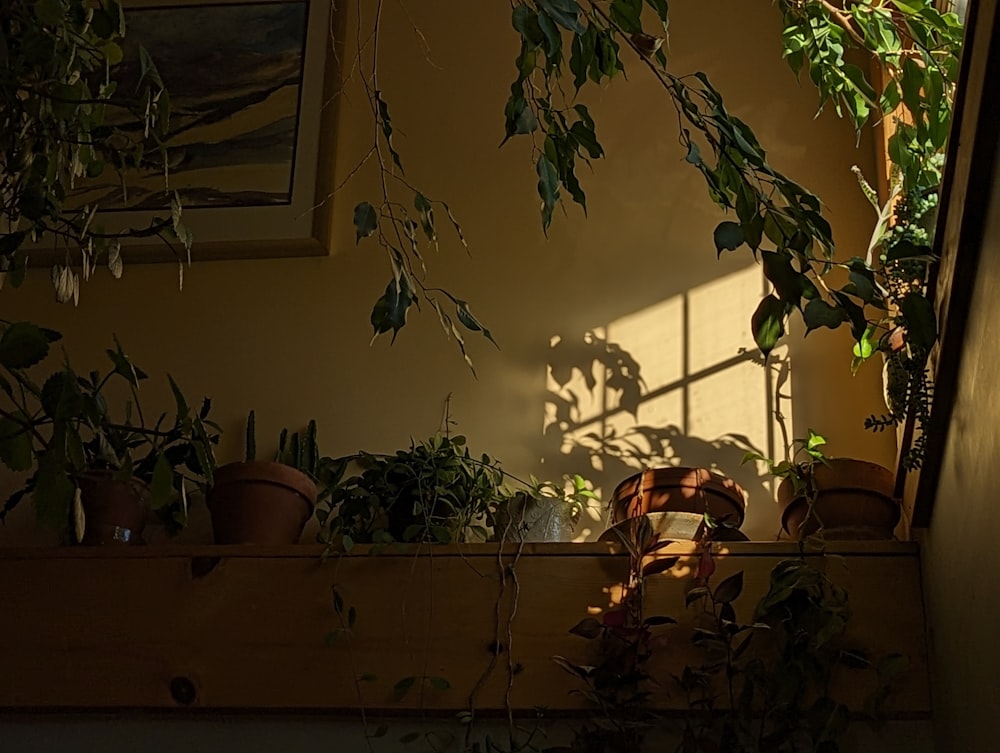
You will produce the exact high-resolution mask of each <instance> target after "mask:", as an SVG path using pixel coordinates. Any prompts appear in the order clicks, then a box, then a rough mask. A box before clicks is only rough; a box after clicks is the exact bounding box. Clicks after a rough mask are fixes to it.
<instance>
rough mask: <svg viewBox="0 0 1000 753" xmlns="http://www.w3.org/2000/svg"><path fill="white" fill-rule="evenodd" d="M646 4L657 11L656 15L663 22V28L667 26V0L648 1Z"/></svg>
mask: <svg viewBox="0 0 1000 753" xmlns="http://www.w3.org/2000/svg"><path fill="white" fill-rule="evenodd" d="M646 4H647V5H648V6H649V7H650V8H652V9H653V10H655V11H656V15H657V16H658V17H659V19H660V21H662V22H663V27H664V28H666V26H667V0H646Z"/></svg>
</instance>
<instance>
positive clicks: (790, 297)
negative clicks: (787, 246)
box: [761, 251, 804, 306]
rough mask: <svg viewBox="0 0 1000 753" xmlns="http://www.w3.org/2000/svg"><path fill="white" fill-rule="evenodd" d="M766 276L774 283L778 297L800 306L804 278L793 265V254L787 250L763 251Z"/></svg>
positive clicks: (762, 258) (762, 257)
mask: <svg viewBox="0 0 1000 753" xmlns="http://www.w3.org/2000/svg"><path fill="white" fill-rule="evenodd" d="M761 261H762V262H763V265H764V276H765V277H766V278H767V279H768V280H769V281H770V282H771V284H772V285H774V289H775V291H776V292H777V293H778V297H779V298H780V299H781V300H783V301H784V302H785V303H790V304H792V305H793V306H798V305H799V303H800V302H801V300H802V278H803V277H804V275H802V274H801V273H799V272H797V271H796V270H795V268H794V267H793V266H792V255H791V254H790V253H788V252H787V251H782V252H774V251H762V252H761Z"/></svg>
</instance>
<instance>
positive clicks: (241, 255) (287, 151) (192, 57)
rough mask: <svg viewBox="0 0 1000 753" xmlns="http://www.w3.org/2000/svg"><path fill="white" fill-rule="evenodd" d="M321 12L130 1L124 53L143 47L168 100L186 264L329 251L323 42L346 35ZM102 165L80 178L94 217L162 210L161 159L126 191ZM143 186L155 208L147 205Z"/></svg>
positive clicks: (294, 6)
mask: <svg viewBox="0 0 1000 753" xmlns="http://www.w3.org/2000/svg"><path fill="white" fill-rule="evenodd" d="M331 9H332V3H331V0H131V2H130V3H129V4H128V5H127V7H126V9H125V19H126V29H127V31H126V38H125V42H126V46H125V50H126V59H127V58H128V55H129V50H128V45H129V44H133V45H135V46H136V48H137V46H138V45H139V44H142V46H143V47H144V48H146V49H147V50H148V52H149V54H150V56H151V57H152V59H153V61H154V63H155V64H156V66H157V69H158V70H159V73H160V75H161V77H162V79H163V81H164V84H165V86H166V88H167V91H168V94H169V96H170V105H171V120H170V137H169V138H168V140H167V155H168V159H169V163H168V164H169V167H170V170H169V189H170V190H171V191H175V190H176V191H177V192H178V193H179V195H180V198H181V204H182V207H183V221H184V224H185V225H186V226H187V227H188V229H189V230H190V231H191V234H192V236H193V243H192V247H191V259H192V260H195V261H202V260H211V259H260V258H275V257H299V256H320V255H327V254H329V253H330V206H329V204H330V201H329V198H330V194H331V192H332V190H333V189H332V180H333V169H334V165H333V160H334V153H335V149H334V137H335V130H336V114H337V108H336V96H335V95H336V82H337V80H338V78H339V77H338V71H337V65H336V62H337V59H336V55H335V54H334V49H333V45H334V44H336V43H337V41H338V40H340V39H342V35H341V34H340V31H341V29H340V28H339V26H338V23H337V21H338V19H337V18H336V17H335V16H337V15H341V14H332V10H331ZM331 14H332V15H333V16H334V17H332V16H331ZM223 92H225V93H224V94H223ZM175 163H176V164H175ZM106 173H107V174H108V175H107V176H102V182H98V181H94V184H93V185H88V186H85V187H84V189H83V199H82V201H84V202H88V203H89V202H90V201H91V200H97V201H99V204H100V206H101V207H102V209H101V211H100V212H99V213H98V215H97V220H96V221H97V222H98V223H101V224H102V225H103V226H104V227H105V228H106V229H107V230H110V231H119V230H123V229H127V228H142V227H148V226H149V224H150V223H151V222H152V220H153V218H155V217H164V216H167V217H169V215H170V208H169V206H166V205H165V202H164V196H165V194H164V192H163V169H162V162H161V163H160V166H158V167H157V168H156V169H150V170H148V171H146V173H147V174H145V175H140V176H138V178H136V176H135V175H129V176H128V179H127V180H126V184H127V190H125V191H124V192H123V189H122V187H121V186H122V181H121V180H120V179H119V177H118V176H117V175H116V174H115V172H114V171H112V170H107V171H106ZM154 182H155V183H156V185H155V187H154ZM123 194H124V202H125V203H126V206H127V207H128V208H126V209H122V210H105V209H104V207H106V206H109V205H114V204H116V203H117V204H121V203H122V202H123ZM144 196H146V197H148V201H149V202H153V201H159V203H160V206H157V207H155V208H149V207H146V206H144V204H143V200H144ZM39 250H40V251H41V256H42V257H44V256H49V257H50V258H57V257H58V256H59V255H60V252H59V251H58V250H50V251H49V253H46V250H45V249H39ZM121 253H122V257H123V258H124V259H125V260H126V261H127V262H129V263H135V262H159V261H174V262H176V261H177V259H178V257H179V256H180V257H184V256H185V254H184V249H183V247H182V246H181V245H180V244H179V243H175V244H174V247H173V248H171V246H170V244H167V243H164V242H163V241H162V240H161V239H158V238H153V239H149V238H145V239H140V240H135V239H133V240H126V241H123V243H122V249H121Z"/></svg>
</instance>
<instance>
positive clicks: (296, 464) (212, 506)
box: [208, 411, 329, 545]
mask: <svg viewBox="0 0 1000 753" xmlns="http://www.w3.org/2000/svg"><path fill="white" fill-rule="evenodd" d="M328 462H329V461H328V459H321V458H320V456H319V447H318V444H317V441H316V422H315V421H310V422H309V424H308V426H307V428H306V430H305V432H304V433H302V434H300V433H299V432H294V433H293V434H291V435H290V436H289V433H288V430H287V429H283V430H282V431H281V435H280V437H279V440H278V450H277V452H276V453H275V456H274V459H273V460H271V461H266V460H257V439H256V417H255V415H254V412H253V411H250V413H249V415H247V422H246V457H245V459H244V460H243V461H242V462H236V463H228V464H226V465H224V466H222V467H221V468H219V469H218V471H216V473H215V483H214V484H213V486H212V488H211V490H210V491H209V493H208V507H209V510H210V511H211V513H212V530H213V532H214V537H215V543H217V544H264V545H282V544H295V543H297V542H298V540H299V538H300V537H301V536H302V529H303V528H304V527H305V525H306V522H307V521H308V520H309V518H311V517H312V513H313V508H314V507H315V506H316V503H317V501H318V499H319V498H321V497H320V493H319V488H318V486H317V484H318V483H319V482H320V479H321V477H323V475H324V473H325V472H326V468H327V464H328ZM323 487H324V492H323V496H325V495H326V494H328V493H329V492H328V491H327V490H326V486H325V485H323Z"/></svg>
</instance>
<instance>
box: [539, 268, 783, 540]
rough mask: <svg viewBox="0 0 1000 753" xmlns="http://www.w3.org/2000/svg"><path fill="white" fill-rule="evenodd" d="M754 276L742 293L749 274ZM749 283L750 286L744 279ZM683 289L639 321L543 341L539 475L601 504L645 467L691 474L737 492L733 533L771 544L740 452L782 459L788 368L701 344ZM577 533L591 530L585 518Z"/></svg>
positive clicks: (772, 514) (731, 341)
mask: <svg viewBox="0 0 1000 753" xmlns="http://www.w3.org/2000/svg"><path fill="white" fill-rule="evenodd" d="M750 274H752V275H753V289H754V290H756V289H757V287H756V286H757V285H758V284H759V283H757V282H756V280H758V279H759V278H757V277H756V273H755V272H754V271H751V273H750ZM748 279H749V278H748ZM693 303H694V302H693V301H692V295H691V294H690V293H685V294H683V295H681V296H677V297H676V298H673V299H671V300H669V301H664V302H662V303H660V304H656V305H654V306H652V307H649V308H648V309H646V310H644V311H643V312H640V313H639V314H634V315H630V316H628V317H623V318H621V319H619V320H616V321H614V322H610V323H608V324H607V325H605V326H602V327H599V328H594V329H589V330H585V331H568V332H560V333H557V334H555V335H553V336H552V337H551V339H550V343H549V345H550V347H549V353H548V355H549V357H548V369H547V386H546V395H545V417H544V421H543V428H542V435H543V436H542V448H543V453H542V458H541V461H542V465H543V468H544V470H543V473H544V474H545V475H546V477H548V478H558V477H559V476H561V475H562V474H573V473H579V474H581V475H583V476H585V477H587V478H588V479H589V480H591V481H592V482H593V483H594V485H595V487H597V488H598V489H599V490H600V492H601V497H602V498H603V499H604V500H605V501H607V500H608V499H609V498H610V496H611V493H612V492H613V490H614V488H615V486H617V485H618V483H620V482H621V481H622V480H624V479H626V478H628V477H629V476H631V475H632V474H634V473H636V472H638V471H640V470H642V469H644V468H649V467H656V466H664V465H669V466H698V467H705V468H710V469H713V470H715V471H718V472H719V473H722V474H724V475H726V476H728V477H730V478H732V479H734V480H735V481H736V482H737V483H739V484H740V486H742V487H743V488H744V490H745V491H746V492H747V498H748V506H747V520H746V522H745V523H744V526H743V531H744V532H745V533H747V535H749V536H750V537H751V538H752V539H774V538H775V536H776V535H777V532H778V529H779V524H778V514H777V509H776V506H775V505H774V503H773V492H772V483H771V481H772V480H771V478H770V476H768V475H767V473H766V468H764V466H763V464H759V463H753V462H750V463H746V464H744V463H743V458H744V456H745V454H746V453H748V452H753V453H760V454H762V455H766V456H770V457H775V456H776V455H777V456H783V448H784V447H786V446H787V445H788V442H789V436H788V429H787V422H786V419H785V413H786V412H788V413H790V405H791V402H790V401H791V392H790V390H791V380H790V366H791V365H790V361H789V358H788V356H787V353H785V352H784V351H782V350H779V351H776V352H774V353H772V354H771V356H770V358H769V359H767V360H765V359H764V358H763V356H762V355H761V354H760V353H759V352H758V351H757V350H756V349H755V348H753V347H752V345H751V346H750V347H748V346H747V345H746V344H745V343H744V344H741V343H740V339H741V338H745V337H746V336H747V333H740V332H734V333H730V334H725V333H724V334H723V335H721V337H722V339H723V340H725V342H718V339H719V337H720V335H719V334H718V332H717V331H716V330H715V329H714V328H710V329H712V332H711V335H712V337H713V338H714V339H715V341H713V342H711V343H706V342H704V340H703V337H704V336H705V329H704V327H703V326H702V325H701V323H700V322H698V321H697V320H696V319H694V318H693V317H692V316H691V313H692V308H693ZM591 524H592V525H591V526H590V528H589V529H588V530H585V531H583V534H584V535H585V536H586V537H588V538H593V537H594V536H596V535H598V534H599V533H600V529H601V523H600V521H597V520H593V521H591Z"/></svg>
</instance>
